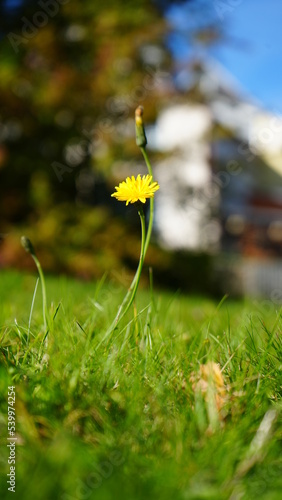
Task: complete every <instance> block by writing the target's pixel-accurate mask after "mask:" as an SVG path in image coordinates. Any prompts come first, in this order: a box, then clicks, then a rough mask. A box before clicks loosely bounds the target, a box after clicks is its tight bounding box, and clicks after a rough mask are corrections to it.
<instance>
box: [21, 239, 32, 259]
mask: <svg viewBox="0 0 282 500" xmlns="http://www.w3.org/2000/svg"><path fill="white" fill-rule="evenodd" d="M21 244H22V246H23V247H24V249H25V251H26V252H27V253H30V254H31V255H35V250H34V248H33V244H32V243H31V241H30V239H28V238H27V237H26V236H22V237H21Z"/></svg>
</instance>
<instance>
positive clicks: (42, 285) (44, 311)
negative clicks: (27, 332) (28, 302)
mask: <svg viewBox="0 0 282 500" xmlns="http://www.w3.org/2000/svg"><path fill="white" fill-rule="evenodd" d="M31 256H32V258H33V260H34V262H35V264H36V267H37V270H38V274H39V278H40V282H41V289H42V308H43V320H44V329H45V330H46V328H47V298H46V285H45V278H44V274H43V271H42V267H41V264H40V262H39V260H38V258H37V257H36V255H34V254H31Z"/></svg>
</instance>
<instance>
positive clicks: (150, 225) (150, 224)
mask: <svg viewBox="0 0 282 500" xmlns="http://www.w3.org/2000/svg"><path fill="white" fill-rule="evenodd" d="M140 149H141V152H142V154H143V156H144V160H145V163H146V165H147V169H148V173H149V175H151V176H152V181H153V180H154V178H153V169H152V165H151V163H150V160H149V157H148V155H147V151H146V149H145V146H144V147H141V148H140ZM153 221H154V197H153V198H150V216H149V224H148V230H147V237H146V242H145V249H144V254H145V255H146V253H147V250H148V246H149V243H150V239H151V234H152V229H153Z"/></svg>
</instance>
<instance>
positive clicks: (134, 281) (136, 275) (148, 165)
mask: <svg viewBox="0 0 282 500" xmlns="http://www.w3.org/2000/svg"><path fill="white" fill-rule="evenodd" d="M140 149H141V151H142V154H143V156H144V160H145V163H146V165H147V169H148V173H149V175H151V176H152V180H153V170H152V166H151V163H150V160H149V158H148V155H147V152H146V149H145V146H141V147H140ZM153 218H154V198H150V216H149V223H148V230H147V236H146V240H145V246H144V258H145V256H146V253H147V250H148V246H149V243H150V239H151V234H152V229H153ZM138 271H139V268H137V271H136V273H135V276H134V278H133V280H132V283H131V285H130V287H129V289H128V291H127V293H126V295H125V297H124V299H123V301H122V304H121V305H120V307H119V310H118V313H117V315H116V318H115V320H114V324H115V326H116V325H117V323H118V321H119V319H120V314H121V312H122V310H123V308H124V307H125V305H126V304H127V301H128V300H129V298H130V295H131V294H132V291H133V290H135V285H136V280H137V279H138ZM138 283H139V280H138ZM138 283H137V286H138ZM134 293H136V291H135V292H134ZM131 304H132V301H130V305H131ZM129 307H130V306H127V307H126V312H127V311H128V309H129ZM123 315H124V314H123ZM123 315H122V316H123Z"/></svg>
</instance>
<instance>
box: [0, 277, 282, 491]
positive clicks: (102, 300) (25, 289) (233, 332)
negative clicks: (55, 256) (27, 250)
mask: <svg viewBox="0 0 282 500" xmlns="http://www.w3.org/2000/svg"><path fill="white" fill-rule="evenodd" d="M36 279H37V278H36V275H32V274H19V273H17V272H11V271H9V272H8V271H5V272H3V271H2V273H1V280H0V328H1V333H0V338H1V358H0V359H1V364H0V369H1V377H0V386H1V420H0V426H1V462H0V464H1V490H0V495H1V498H3V499H4V498H19V499H21V500H30V499H32V500H33V499H40V500H49V499H50V500H51V499H55V500H56V499H61V500H86V499H99V500H110V499H128V500H139V499H140V500H141V499H148V500H149V499H162V500H166V499H167V500H171V499H173V500H178V499H179V500H181V499H183V500H184V499H189V500H200V499H203V500H204V499H209V500H212V499H214V500H221V499H222V500H223V499H230V500H239V499H250V500H252V499H256V498H260V499H264V500H276V499H277V500H278V499H280V498H281V491H282V460H281V412H280V413H279V411H280V410H281V398H280V396H281V385H282V380H281V378H282V377H281V353H282V341H281V326H282V320H281V317H280V312H279V310H278V309H277V308H275V307H274V306H273V307H272V305H271V307H266V305H267V304H266V303H264V304H262V305H261V307H260V304H259V303H258V302H251V301H244V302H243V301H232V300H231V299H230V298H224V299H223V300H221V301H220V300H213V299H210V298H204V297H195V296H184V295H182V294H181V292H179V291H176V292H175V293H171V292H170V293H169V292H163V291H159V290H154V292H152V290H151V291H147V290H146V289H141V290H139V291H138V294H137V298H136V301H135V304H134V307H132V308H131V309H130V311H129V312H128V313H127V315H126V317H125V318H124V319H123V320H122V322H121V323H120V324H119V325H118V329H117V330H116V331H115V332H114V334H113V335H112V337H108V338H107V340H106V341H104V342H103V336H104V334H105V332H106V330H107V328H108V327H109V325H110V324H111V322H112V320H113V318H114V317H115V315H116V312H117V308H118V305H119V304H120V303H121V301H122V298H123V296H124V293H125V288H124V286H123V285H122V284H121V285H120V284H114V283H113V282H111V281H110V280H109V279H107V278H106V279H105V280H104V281H102V282H100V283H97V284H93V283H82V282H78V281H74V280H71V279H68V278H65V277H61V278H54V277H49V278H48V279H46V285H47V301H48V310H49V315H50V317H51V318H54V319H52V321H51V326H50V331H49V333H48V335H47V337H46V340H45V342H44V334H45V332H44V328H43V317H42V305H41V290H40V284H39V285H38V290H37V294H36V298H35V301H34V309H33V312H32V315H31V317H30V310H31V303H32V299H33V293H34V288H35V283H36ZM10 386H14V387H15V390H14V392H15V398H16V406H15V413H16V420H15V427H16V437H17V441H16V470H15V473H16V493H15V494H14V496H12V495H13V493H12V492H10V491H8V486H9V484H7V473H8V472H9V467H10V465H8V459H9V448H8V447H7V442H8V441H7V437H8V429H7V420H8V415H7V413H8V387H10ZM12 413H13V412H10V414H11V415H12ZM279 438H280V442H279ZM10 442H11V441H10Z"/></svg>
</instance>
